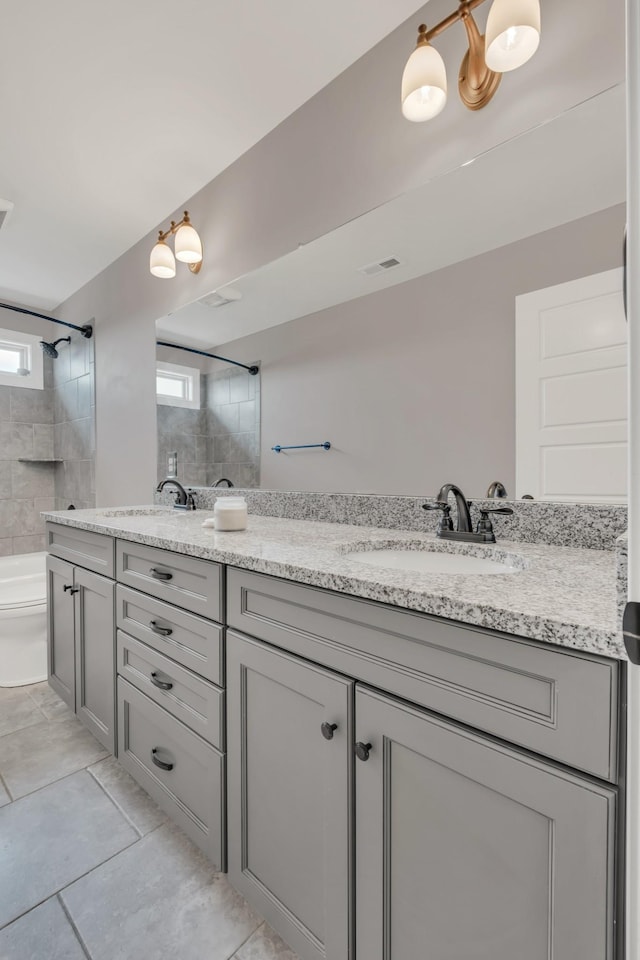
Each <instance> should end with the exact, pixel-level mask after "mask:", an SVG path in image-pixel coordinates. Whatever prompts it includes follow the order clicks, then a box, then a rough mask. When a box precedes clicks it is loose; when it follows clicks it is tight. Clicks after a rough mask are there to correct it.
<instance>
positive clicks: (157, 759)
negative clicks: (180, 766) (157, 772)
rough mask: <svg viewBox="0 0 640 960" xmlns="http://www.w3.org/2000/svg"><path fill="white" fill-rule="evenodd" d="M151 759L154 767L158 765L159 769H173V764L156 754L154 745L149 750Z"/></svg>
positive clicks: (156, 749) (156, 750)
mask: <svg viewBox="0 0 640 960" xmlns="http://www.w3.org/2000/svg"><path fill="white" fill-rule="evenodd" d="M151 759H152V760H153V762H154V763H155V765H156V767H160V769H161V770H173V764H172V763H167V762H166V760H161V759H160V757H159V756H158V748H157V747H154V748H153V750H152V751H151Z"/></svg>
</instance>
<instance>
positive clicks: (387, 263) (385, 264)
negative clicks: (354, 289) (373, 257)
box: [358, 257, 401, 277]
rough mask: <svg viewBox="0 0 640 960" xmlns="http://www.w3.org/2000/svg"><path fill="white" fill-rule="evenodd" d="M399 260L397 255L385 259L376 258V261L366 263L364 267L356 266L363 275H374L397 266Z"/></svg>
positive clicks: (399, 262)
mask: <svg viewBox="0 0 640 960" xmlns="http://www.w3.org/2000/svg"><path fill="white" fill-rule="evenodd" d="M400 264H401V261H400V260H398V258H397V257H387V259H386V260H378V262H377V263H368V264H367V265H366V266H365V267H358V272H359V273H364V275H365V277H375V276H376V274H378V273H384V272H385V270H393V269H394V267H399V266H400Z"/></svg>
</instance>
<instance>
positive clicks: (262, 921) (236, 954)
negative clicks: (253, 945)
mask: <svg viewBox="0 0 640 960" xmlns="http://www.w3.org/2000/svg"><path fill="white" fill-rule="evenodd" d="M266 922H267V921H266V920H261V921H260V923H259V924H258V926H257V927H256V928H255V930H252V931H251V933H250V934H249V936H248V937H246V938H245V939H244V940H243V941H242V943H241V944H240V946H239V947H236V949H235V950H234V951H233V953H231V954H229V956H228V957H227V960H233V958H234V957H237V956H238V953H239V952H240V951H241V950H242V948H243V947H244V946H246V945H247V943H248V942H249V940H251V937H253V936H254V935H255V934H256V933H257V932H258V930H260V928H261V927H264V926H265V924H266Z"/></svg>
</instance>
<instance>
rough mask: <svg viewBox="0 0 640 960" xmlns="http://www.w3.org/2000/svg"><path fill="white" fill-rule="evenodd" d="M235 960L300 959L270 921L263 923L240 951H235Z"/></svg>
mask: <svg viewBox="0 0 640 960" xmlns="http://www.w3.org/2000/svg"><path fill="white" fill-rule="evenodd" d="M233 960H298V955H297V953H294V952H293V950H291V949H290V947H288V946H287V944H286V943H285V942H284V940H282V939H281V938H280V937H279V936H278V934H277V933H275V932H274V931H273V930H272V929H271V927H270V926H269V924H268V923H263V924H262V926H261V927H260V928H259V929H258V930H256V932H255V933H254V934H252V936H250V937H249V939H248V940H247V942H246V943H245V944H243V946H242V947H240V949H239V950H238V952H237V953H234V955H233Z"/></svg>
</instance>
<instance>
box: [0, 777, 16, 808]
mask: <svg viewBox="0 0 640 960" xmlns="http://www.w3.org/2000/svg"><path fill="white" fill-rule="evenodd" d="M0 786H3V787H4V789H5V791H6V794H7V796H8V797H9V803H6V804H3V806H6V807H8V806H9V805H10V804H12V803H13V799H14V798H13V796H12V794H11V790H9V787H8V786H7V781H6V780H5V779H4V777H3V776H2V772H1V771H0Z"/></svg>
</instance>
